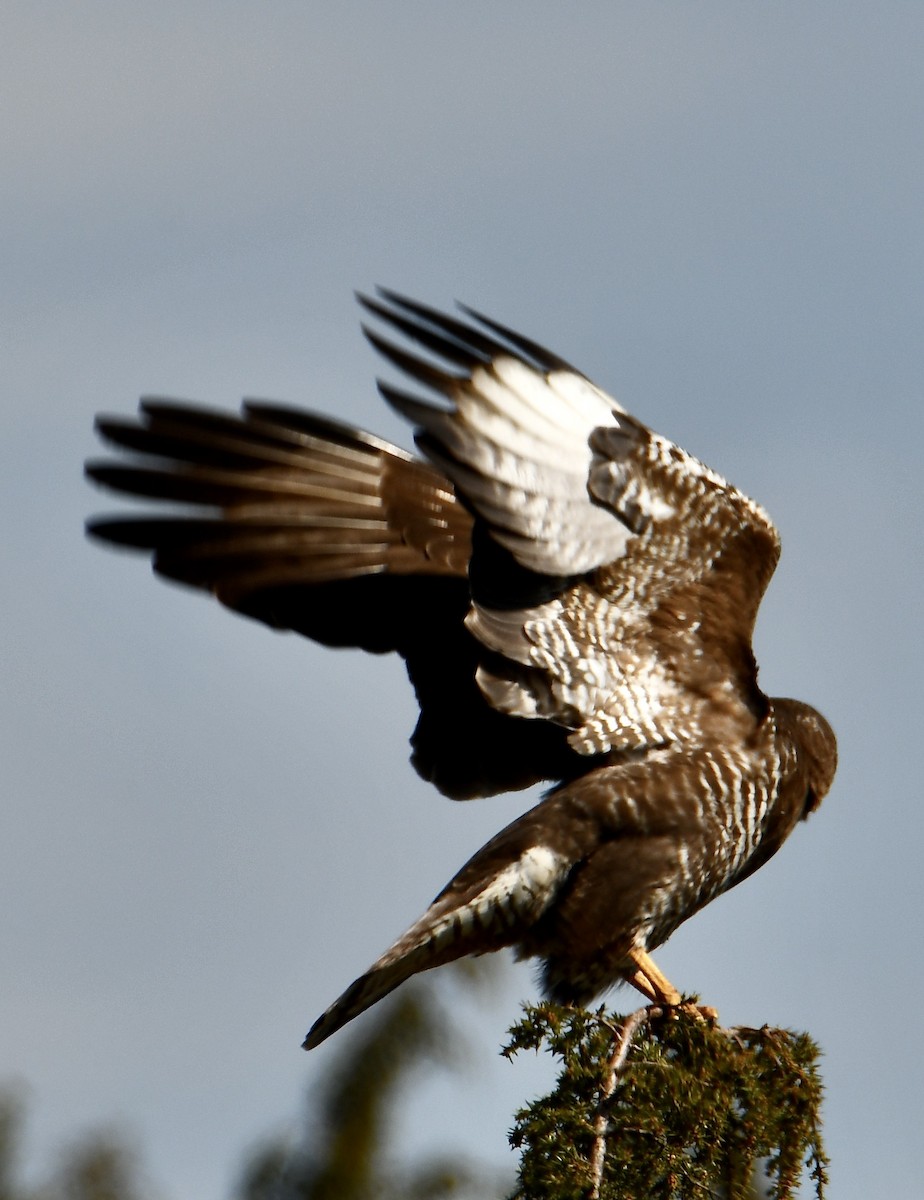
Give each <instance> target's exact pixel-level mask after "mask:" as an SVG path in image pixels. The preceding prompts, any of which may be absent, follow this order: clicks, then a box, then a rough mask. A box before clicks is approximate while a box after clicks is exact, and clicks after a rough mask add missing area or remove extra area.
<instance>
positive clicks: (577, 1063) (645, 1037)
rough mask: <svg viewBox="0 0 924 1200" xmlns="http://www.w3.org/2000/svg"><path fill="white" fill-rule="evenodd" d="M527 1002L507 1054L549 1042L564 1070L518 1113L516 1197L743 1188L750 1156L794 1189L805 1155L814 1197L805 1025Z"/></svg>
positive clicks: (690, 1193)
mask: <svg viewBox="0 0 924 1200" xmlns="http://www.w3.org/2000/svg"><path fill="white" fill-rule="evenodd" d="M526 1012H527V1015H526V1018H525V1019H524V1020H523V1021H521V1022H520V1023H519V1024H518V1025H516V1026H514V1028H513V1029H512V1030H511V1040H510V1043H509V1045H508V1046H507V1047H506V1048H505V1050H504V1053H505V1054H506V1055H507V1056H508V1057H511V1056H513V1055H515V1054H516V1053H518V1052H519V1051H521V1050H527V1049H529V1050H536V1051H538V1050H539V1049H545V1050H548V1051H549V1052H550V1053H552V1054H553V1055H555V1056H556V1057H557V1058H559V1059H560V1060H561V1063H562V1070H561V1074H560V1075H559V1078H558V1082H557V1085H556V1087H555V1089H554V1091H552V1092H551V1094H550V1095H548V1096H545V1097H543V1098H541V1099H539V1100H536V1101H535V1102H534V1103H532V1104H531V1105H529V1107H528V1108H525V1109H523V1110H522V1111H520V1112H519V1113H518V1114H517V1120H516V1125H515V1127H514V1129H513V1130H512V1132H511V1135H510V1140H511V1144H512V1145H513V1146H514V1147H516V1148H518V1149H520V1150H521V1151H522V1156H521V1162H520V1173H519V1188H518V1190H517V1192H516V1193H515V1200H638V1198H639V1197H645V1198H646V1200H716V1197H719V1196H721V1197H723V1198H727V1200H747V1198H748V1197H749V1196H753V1194H754V1193H753V1191H752V1190H751V1188H752V1182H751V1181H752V1178H753V1175H754V1172H755V1168H756V1164H757V1163H758V1160H765V1161H764V1166H765V1169H766V1174H767V1176H768V1177H769V1180H770V1181H771V1190H770V1192H769V1195H770V1196H771V1197H773V1200H791V1198H792V1197H794V1196H795V1194H796V1189H797V1188H798V1186H799V1183H800V1181H801V1179H802V1175H803V1168H804V1167H806V1168H807V1169H808V1171H809V1174H810V1178H811V1179H812V1180H813V1181H814V1185H815V1195H816V1197H817V1198H818V1200H823V1197H824V1187H825V1184H826V1182H827V1177H826V1173H825V1167H826V1165H827V1161H828V1160H827V1158H826V1157H825V1152H824V1148H823V1146H822V1142H821V1132H820V1129H821V1118H820V1115H819V1110H820V1105H821V1096H822V1085H821V1080H820V1077H819V1072H818V1058H819V1053H820V1052H819V1050H818V1047H817V1046H816V1045H815V1043H814V1042H813V1041H812V1040H811V1038H809V1037H808V1036H806V1035H805V1034H800V1033H792V1032H790V1031H788V1030H782V1029H770V1028H768V1027H767V1026H764V1027H763V1028H761V1029H746V1028H738V1029H721V1028H719V1027H717V1026H716V1025H715V1024H714V1023H713V1022H710V1021H706V1020H703V1019H702V1017H700V1016H697V1015H695V1014H694V1013H693V1012H684V1011H681V1012H675V1013H671V1014H669V1015H664V1014H663V1013H662V1012H661V1011H660V1010H658V1009H642V1010H639V1012H637V1013H633V1014H632V1015H631V1016H630V1017H621V1016H613V1015H610V1016H608V1015H607V1014H606V1013H605V1011H604V1009H602V1008H601V1009H599V1010H598V1011H597V1012H595V1013H589V1012H585V1011H583V1010H579V1009H572V1008H562V1007H559V1006H556V1005H541V1006H537V1007H528V1008H527V1009H526Z"/></svg>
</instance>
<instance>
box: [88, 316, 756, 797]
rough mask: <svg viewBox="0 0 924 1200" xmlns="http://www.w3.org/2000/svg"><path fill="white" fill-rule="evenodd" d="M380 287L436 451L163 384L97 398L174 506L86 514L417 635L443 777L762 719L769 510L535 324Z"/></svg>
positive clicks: (134, 538) (197, 562) (245, 593)
mask: <svg viewBox="0 0 924 1200" xmlns="http://www.w3.org/2000/svg"><path fill="white" fill-rule="evenodd" d="M380 295H381V298H380V299H376V300H371V299H363V300H362V303H363V304H364V305H365V306H366V308H367V309H368V310H369V311H370V312H372V313H373V314H375V315H376V316H377V317H378V318H380V319H381V320H382V321H384V322H385V323H386V324H388V325H390V326H391V327H392V329H394V330H397V331H398V332H399V333H401V334H402V335H403V336H404V337H405V338H408V339H410V340H411V341H412V342H414V343H416V344H417V345H418V346H420V347H422V348H423V353H417V352H414V353H412V352H410V351H408V350H407V349H405V348H404V347H403V346H401V345H398V344H396V343H394V342H392V341H390V340H386V339H385V338H383V337H382V336H381V335H380V334H379V333H376V332H374V331H372V330H367V331H366V332H367V336H368V337H369V338H370V341H372V343H373V345H375V346H376V347H377V348H378V349H379V350H380V351H381V352H382V354H384V355H385V357H386V358H387V359H389V360H390V362H391V363H392V364H393V365H395V366H397V367H398V368H399V369H400V370H402V371H403V372H405V373H406V374H408V375H409V376H410V377H411V378H412V379H413V380H415V381H416V382H417V383H418V384H421V385H423V386H424V387H425V388H426V389H428V390H429V392H430V393H433V394H435V396H436V397H439V398H440V400H439V402H436V403H435V402H434V401H433V399H428V398H421V397H417V396H409V395H407V394H406V393H404V392H401V391H399V390H397V389H395V388H394V387H392V386H390V385H386V384H381V385H380V386H381V389H382V391H383V394H384V395H385V397H386V399H387V400H388V401H389V402H390V403H391V404H392V405H393V406H394V407H395V408H397V409H398V411H399V412H401V413H402V414H403V415H404V416H405V417H406V418H407V419H409V420H410V421H411V422H412V423H413V424H414V425H415V426H416V427H417V442H418V446H419V447H420V449H421V450H422V452H423V454H424V456H425V458H426V459H427V460H428V461H426V462H425V461H421V460H420V459H418V458H415V457H413V456H411V455H409V454H407V453H406V452H405V451H403V450H401V449H399V448H398V447H395V446H392V445H390V444H389V443H387V442H384V441H382V440H381V439H379V438H376V437H374V436H372V435H371V434H368V433H365V432H363V431H362V430H358V429H353V428H350V427H349V426H347V425H344V424H342V423H340V422H337V421H334V420H331V419H330V418H326V417H320V416H317V415H314V414H310V413H305V412H299V411H295V410H290V409H286V408H282V407H279V406H275V405H270V404H264V403H255V402H249V403H247V404H246V405H245V406H244V409H243V413H242V415H241V416H240V417H237V416H226V415H222V414H218V413H214V412H209V411H206V410H203V409H200V408H195V407H190V406H184V405H180V404H177V403H175V402H168V401H160V400H147V401H144V402H143V403H142V406H141V410H140V415H139V418H138V419H137V420H135V421H133V420H124V419H117V418H111V417H103V418H100V419H99V421H98V424H97V427H98V430H99V432H100V434H101V436H102V437H103V438H104V440H106V441H108V442H109V443H110V444H112V445H114V446H115V447H116V448H117V450H118V451H119V452H120V455H121V458H120V459H119V460H117V461H110V462H96V463H91V464H89V465H88V468H87V469H88V473H89V475H90V476H91V477H92V478H93V479H94V480H96V481H97V482H99V483H101V484H103V485H104V486H107V487H109V488H111V489H114V490H116V491H118V492H120V493H123V494H127V495H130V496H134V497H143V498H146V499H149V500H152V501H155V502H158V503H160V502H166V503H168V504H170V505H172V506H173V508H172V509H171V510H170V511H169V512H168V513H167V515H164V516H148V515H140V516H118V517H107V518H100V519H97V520H94V521H92V522H91V523H90V525H89V530H90V532H91V534H93V535H94V536H96V537H98V538H101V539H103V540H105V541H108V542H110V543H115V544H120V545H124V546H128V547H132V548H135V549H141V550H145V551H148V552H150V553H151V554H152V558H153V563H154V567H155V569H156V570H157V571H158V572H159V573H160V574H162V575H165V576H167V577H168V578H171V579H174V580H178V581H180V582H183V583H186V584H189V585H192V586H194V587H198V588H201V589H204V590H206V591H210V592H212V593H213V594H215V595H216V596H217V597H218V599H219V600H221V601H222V603H224V604H226V605H228V606H229V607H231V608H233V609H235V610H237V611H239V612H241V613H244V614H245V615H247V616H251V617H254V618H256V619H258V620H261V621H263V622H264V623H266V624H268V625H270V626H273V627H275V628H280V629H292V630H295V631H297V632H299V633H302V634H305V635H306V636H308V637H311V638H314V639H316V640H318V641H321V642H324V643H326V644H330V645H338V646H343V645H351V646H360V647H362V648H364V649H367V650H372V651H377V652H384V651H392V650H393V651H397V652H398V653H399V654H401V655H402V656H403V657H404V659H405V661H406V663H407V667H408V672H409V674H410V677H411V680H412V682H413V684H414V686H415V689H416V692H417V697H418V700H419V702H420V707H421V717H420V721H419V724H418V727H417V730H416V731H415V734H414V737H413V739H412V740H413V745H414V752H415V753H414V761H415V765H416V766H417V769H418V770H419V771H420V772H421V774H422V775H424V776H425V777H426V778H428V779H431V780H432V781H433V782H434V783H436V785H437V786H438V787H439V788H440V789H441V790H442V791H444V792H445V793H446V794H448V795H452V796H455V797H460V798H461V797H468V796H474V795H487V794H490V793H492V792H498V791H504V790H508V789H511V788H517V787H524V786H527V785H528V784H530V783H533V782H536V781H539V780H543V779H545V780H549V779H565V778H568V777H571V776H574V775H577V774H580V773H583V772H584V771H586V770H588V769H590V768H591V767H592V766H593V765H594V763H595V762H597V761H599V756H611V755H612V754H613V753H615V754H617V755H621V754H623V753H625V752H630V753H635V752H638V751H641V750H645V749H647V748H650V747H651V746H656V745H662V744H664V743H666V742H672V741H674V742H677V741H693V742H695V741H698V740H700V739H701V738H702V737H703V736H704V734H705V733H706V732H707V730H706V725H707V724H709V723H712V724H713V725H714V724H715V723H716V722H722V721H731V722H734V723H736V726H738V725H740V724H741V723H742V722H745V723H752V722H753V719H754V714H755V712H757V711H759V710H760V709H761V706H762V704H763V698H762V696H761V694H760V693H759V691H758V690H757V686H756V670H755V666H754V662H753V657H752V655H751V649H750V640H751V632H752V628H753V623H754V618H755V615H756V612H757V606H758V604H759V601H760V597H761V595H762V592H763V590H764V587H765V586H766V583H767V581H768V579H769V577H770V575H771V573H772V571H773V567H774V565H775V562H776V557H777V555H778V541H777V535H776V531H775V530H774V528H773V526H772V525H771V523H770V521H769V519H768V518H767V517H766V515H765V514H764V513H763V511H762V510H761V509H760V508H759V507H758V506H757V505H756V504H754V503H753V502H752V501H750V500H748V499H747V498H746V497H745V496H743V495H742V494H741V493H740V492H738V491H737V490H736V489H734V488H733V487H731V486H730V485H729V484H727V483H726V482H725V481H724V480H723V479H721V478H720V477H719V476H717V475H716V474H715V473H713V472H712V471H710V470H709V469H708V468H706V467H704V466H703V465H702V464H701V463H699V462H697V461H696V460H695V459H693V458H691V457H690V456H689V455H687V454H685V453H684V452H683V451H682V450H679V449H678V448H677V447H675V446H673V445H672V444H671V443H670V442H668V441H666V440H665V439H663V438H661V437H659V436H658V435H656V434H654V433H652V432H651V431H650V430H649V429H647V428H646V427H645V426H644V425H642V424H641V423H640V422H638V421H637V420H635V419H634V418H633V417H631V416H630V415H629V414H627V413H626V412H625V411H624V410H623V409H622V408H621V407H620V405H619V404H617V403H616V401H615V400H613V399H612V398H611V397H609V396H607V395H606V394H605V393H604V392H602V391H600V390H599V389H598V388H597V387H595V386H594V385H593V384H592V383H590V381H589V380H587V379H586V378H585V377H584V376H583V375H581V374H580V372H578V371H576V370H575V369H574V368H573V367H570V366H569V365H568V364H567V363H566V362H564V360H562V359H560V358H558V357H557V356H555V355H552V354H550V353H549V352H547V351H545V350H544V349H542V348H541V347H540V346H538V345H536V344H535V343H533V342H531V341H529V340H527V339H525V338H523V337H520V336H519V335H517V334H515V333H513V332H512V331H510V330H508V329H505V328H504V327H503V326H500V325H497V324H496V323H494V322H492V321H490V320H488V319H486V318H484V317H480V316H478V315H477V314H475V313H472V312H471V311H470V310H465V311H466V314H467V319H464V320H460V319H457V318H454V317H449V316H445V315H443V314H440V313H438V312H436V311H435V310H432V309H428V308H425V307H423V306H421V305H418V304H415V303H414V302H412V301H409V300H406V299H403V298H402V297H399V296H396V295H394V294H393V293H389V292H382V293H381V294H380ZM176 506H179V509H177V507H176Z"/></svg>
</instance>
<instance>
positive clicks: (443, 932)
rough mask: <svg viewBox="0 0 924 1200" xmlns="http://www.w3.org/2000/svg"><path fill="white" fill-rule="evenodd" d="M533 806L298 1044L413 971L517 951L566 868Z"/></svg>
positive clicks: (309, 1044)
mask: <svg viewBox="0 0 924 1200" xmlns="http://www.w3.org/2000/svg"><path fill="white" fill-rule="evenodd" d="M536 811H537V810H536V809H533V810H532V811H531V812H530V813H527V814H525V816H524V817H521V818H520V819H519V820H517V821H514V822H513V824H512V825H509V826H508V827H507V829H505V830H502V831H501V832H500V833H499V834H498V835H497V836H496V837H495V838H493V839H492V840H491V841H490V842H488V844H487V845H486V846H484V847H482V849H481V850H479V851H478V853H477V854H475V855H474V857H473V858H471V859H470V860H469V862H467V863H466V864H465V866H464V867H463V868H462V869H461V871H459V873H458V875H456V877H455V878H454V879H453V880H452V881H451V882H450V883H449V884H448V885H447V886H446V887H445V888H444V889H443V891H442V892H441V893H440V894H439V896H437V898H436V899H435V900H434V901H433V903H432V904H431V905H430V907H429V908H428V909H427V911H426V912H425V913H424V915H423V916H422V917H421V918H420V920H419V921H417V922H416V923H415V924H414V925H412V926H411V928H410V929H409V930H408V931H407V933H405V934H404V935H403V936H402V937H400V938H399V939H398V941H396V942H395V944H394V945H393V946H391V947H390V948H389V949H388V950H386V951H385V953H384V954H383V955H382V956H381V958H379V959H378V960H377V961H376V962H374V963H373V964H372V966H371V967H370V968H369V970H368V971H367V972H366V973H365V974H364V975H361V976H360V978H359V979H357V980H356V982H355V983H352V984H351V985H350V986H349V987H348V988H347V990H346V991H345V992H344V993H343V995H342V996H341V997H340V998H339V999H338V1000H335V1001H334V1003H333V1004H332V1005H331V1006H330V1008H328V1010H327V1011H326V1012H325V1013H324V1014H323V1015H322V1016H321V1017H319V1018H318V1020H317V1021H315V1023H314V1025H312V1027H311V1029H310V1030H309V1031H308V1036H307V1037H306V1038H305V1041H304V1042H303V1046H304V1048H305V1049H306V1050H311V1049H312V1048H313V1047H315V1046H318V1045H320V1043H321V1042H323V1041H324V1040H325V1038H328V1037H330V1035H331V1034H332V1033H335V1032H336V1031H337V1030H338V1029H340V1028H342V1026H344V1025H346V1023H347V1022H348V1021H351V1020H352V1019H353V1018H354V1017H356V1016H359V1014H360V1013H361V1012H364V1011H365V1010H366V1009H367V1008H369V1007H370V1006H371V1005H373V1004H375V1003H376V1001H378V1000H381V999H382V997H383V996H387V995H388V993H389V992H391V991H393V990H394V989H395V988H396V987H398V985H399V984H401V983H403V982H404V981H405V980H406V979H409V978H410V977H411V976H412V975H416V974H418V973H419V972H421V971H428V970H430V968H431V967H439V966H442V965H443V963H448V962H454V961H455V960H456V959H457V958H462V957H463V956H465V955H478V954H487V953H489V952H490V951H492V950H500V949H502V948H503V947H504V946H512V945H519V946H520V947H521V949H522V946H523V942H524V938H525V937H526V935H527V933H528V930H529V929H530V927H531V926H533V925H534V924H535V922H536V921H538V920H539V918H540V917H541V916H542V914H543V913H544V912H545V910H546V909H547V908H548V906H549V904H550V903H551V902H552V900H553V898H554V895H555V892H556V889H557V888H558V886H559V885H560V883H561V880H562V879H563V878H564V876H565V874H566V873H567V870H568V866H569V862H568V860H567V858H566V856H562V855H560V854H558V853H556V852H555V851H554V850H552V849H551V848H549V847H547V846H543V845H537V844H535V842H534V841H533V838H532V834H531V824H532V817H533V815H534V814H535V813H536Z"/></svg>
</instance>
